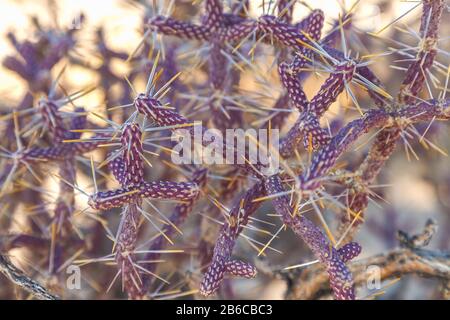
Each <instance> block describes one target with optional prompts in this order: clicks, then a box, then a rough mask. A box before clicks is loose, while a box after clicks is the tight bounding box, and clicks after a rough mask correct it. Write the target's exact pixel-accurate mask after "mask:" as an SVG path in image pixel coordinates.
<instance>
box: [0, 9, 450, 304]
mask: <svg viewBox="0 0 450 320" xmlns="http://www.w3.org/2000/svg"><path fill="white" fill-rule="evenodd" d="M149 2H150V1H148V2H146V1H124V0H110V1H100V0H79V1H70V0H60V1H46V0H29V1H28V0H2V1H1V2H0V12H1V19H0V39H1V40H0V61H4V59H5V58H6V57H8V56H17V52H16V51H15V49H14V45H13V44H12V43H11V41H8V40H7V38H8V34H9V33H12V34H14V36H15V38H16V39H18V40H19V41H23V40H24V39H28V40H30V41H34V40H36V39H38V38H39V37H40V35H39V31H37V28H36V23H33V19H37V20H38V21H39V25H40V27H41V28H42V30H55V35H53V36H55V37H57V36H59V35H58V33H61V35H62V34H63V33H64V32H66V31H67V30H72V31H74V39H76V40H75V41H76V44H75V45H74V48H73V50H71V51H70V53H69V54H68V55H67V57H66V58H65V59H61V60H60V61H59V62H58V63H57V64H56V65H55V66H54V67H53V68H52V70H51V74H52V75H51V76H49V78H53V79H54V78H55V77H56V75H57V74H58V73H59V72H60V71H61V70H62V68H63V67H64V66H66V69H65V71H64V73H63V74H62V76H61V79H60V84H61V87H63V88H64V90H65V91H67V92H76V91H77V90H85V89H86V88H92V87H93V88H94V89H93V91H92V92H90V93H89V94H87V95H86V96H83V97H81V98H80V99H78V100H77V105H82V106H84V107H85V108H86V109H87V110H88V111H97V112H100V113H102V114H105V115H106V108H105V107H113V106H116V105H120V104H123V103H124V101H128V103H130V102H131V101H132V97H133V92H132V90H130V88H129V86H128V84H127V81H126V80H125V76H128V77H129V76H130V74H131V73H133V72H135V71H136V70H135V69H134V68H135V67H136V66H133V65H132V64H130V63H128V62H127V61H126V59H127V57H128V56H129V55H131V54H132V53H133V51H134V50H135V49H136V48H137V47H138V44H139V42H140V41H141V39H142V35H143V31H144V25H143V22H144V21H145V17H148V16H149V15H150V16H151V15H152V14H153V13H152V10H151V9H150V8H151V6H150V3H149ZM224 2H227V1H224ZM355 3H356V1H349V0H348V1H344V0H342V1H338V0H327V1H298V3H297V4H296V6H295V11H294V21H299V20H301V19H302V18H303V17H305V16H306V15H307V14H308V13H309V12H310V9H309V8H314V9H317V8H318V9H322V10H323V11H324V13H325V17H326V22H327V23H326V24H325V30H324V33H326V32H327V30H328V31H329V30H330V29H331V28H332V23H333V21H335V20H336V19H337V18H338V16H339V14H340V13H341V12H342V8H347V9H348V8H351V7H352V6H353V5H354V4H355ZM250 4H251V7H250V8H251V10H250V14H251V16H253V17H257V16H259V15H260V14H261V13H262V8H261V7H260V5H261V1H250ZM161 6H162V7H164V6H168V2H165V3H164V4H162V5H161V3H160V7H161ZM417 6H418V2H416V1H400V0H386V1H384V0H361V1H358V3H357V8H356V9H355V11H354V22H353V25H354V27H355V28H354V30H357V31H356V32H355V33H354V35H352V36H350V35H349V46H350V47H351V48H352V53H353V54H354V53H355V52H359V56H364V55H368V54H373V55H374V56H373V57H372V58H371V59H372V60H373V62H372V65H371V67H372V70H373V71H374V72H375V73H376V74H377V75H378V77H379V78H380V79H382V82H383V83H384V84H385V87H386V88H388V91H389V92H390V93H391V94H395V93H396V92H397V91H398V88H399V85H400V83H401V81H402V79H403V74H404V69H402V67H404V66H405V62H404V61H401V60H402V59H404V57H403V56H401V55H396V54H395V53H394V54H386V55H383V54H382V53H383V52H387V51H388V50H391V51H395V50H396V49H398V48H400V47H401V43H404V44H407V45H411V46H417V45H418V44H417V38H415V36H414V32H417V30H418V22H419V21H418V18H419V17H420V13H421V8H420V6H418V7H417ZM202 10H203V8H202V3H201V1H189V0H187V1H184V0H177V1H175V3H174V8H173V14H172V15H173V16H175V17H177V18H179V19H184V20H191V19H194V21H198V20H199V17H200V15H201V13H202ZM406 13H407V14H406ZM404 14H406V15H405V16H404V17H402V15H404ZM82 16H83V18H81V17H82ZM399 17H402V18H401V19H399V21H398V22H396V23H394V24H392V26H390V27H389V28H386V30H383V31H382V32H379V34H378V37H373V36H370V35H369V34H368V33H371V32H372V33H375V32H377V31H379V30H382V29H383V27H385V26H387V25H389V24H390V23H391V22H392V21H394V20H395V19H397V18H399ZM449 18H450V14H449V12H448V10H444V17H443V19H442V26H441V30H442V31H441V36H442V38H441V40H440V42H439V47H440V49H441V51H440V52H439V54H438V57H437V60H438V61H439V63H440V64H441V65H442V68H440V69H439V70H436V73H434V76H435V78H436V80H435V81H433V87H432V88H431V89H430V92H432V93H433V94H434V95H436V96H437V95H438V94H439V92H441V91H442V88H443V83H444V82H445V76H446V72H445V68H447V67H448V65H449V56H450V54H449V52H450V51H449V48H450V32H449V31H450V19H449ZM35 21H36V20H35ZM100 30H101V31H100ZM169 38H170V37H164V39H168V40H164V41H167V42H166V44H167V45H166V47H170V46H171V45H175V46H178V48H179V50H177V55H178V56H177V57H176V60H178V61H179V66H178V69H179V70H180V71H183V75H182V76H181V77H180V82H181V83H182V84H186V85H188V86H191V87H194V88H195V85H196V84H198V83H201V82H202V81H204V79H205V72H204V70H202V69H201V68H200V67H199V68H195V66H196V65H197V63H198V61H197V60H198V59H200V60H201V59H202V56H201V55H200V56H195V57H193V56H192V54H191V53H190V52H192V50H195V48H196V47H195V46H196V44H195V43H194V44H192V43H190V44H185V43H180V41H178V40H176V39H175V40H174V39H173V38H172V39H169ZM105 46H107V48H108V50H111V51H114V52H120V55H119V54H118V55H117V56H115V57H113V58H112V59H111V61H108V66H106V64H105V59H104V57H105V55H103V53H104V52H103V53H102V51H101V50H105ZM261 50H263V49H261ZM264 50H266V49H264ZM196 59H197V60H196ZM270 61H273V55H271V54H267V56H265V57H264V58H261V59H259V61H257V64H258V67H259V68H260V70H261V72H262V73H263V74H264V77H265V79H266V80H267V81H268V82H269V83H271V84H273V87H274V90H273V93H272V92H270V93H269V95H271V97H267V99H266V100H265V101H264V102H263V103H265V104H266V105H267V106H270V105H271V104H273V102H274V101H275V100H276V98H277V96H278V94H279V92H280V88H281V86H280V83H279V80H278V77H277V74H276V72H275V71H274V70H270V69H269V68H268V67H267V66H268V65H269V63H270ZM143 70H144V71H142V72H137V74H136V76H135V77H133V78H132V79H131V80H132V83H133V86H134V87H135V88H136V89H137V91H141V90H143V88H144V87H145V81H146V77H147V76H148V73H147V72H146V71H145V70H146V69H143ZM252 77H253V74H252V72H251V70H246V72H244V73H243V74H242V75H241V82H240V86H241V89H243V90H244V89H245V90H250V91H254V92H258V90H260V88H258V84H257V82H255V81H254V80H252ZM46 79H47V78H46V77H45V76H43V77H42V78H40V79H37V80H36V81H42V82H45V81H46ZM108 79H109V80H111V81H108ZM323 79H324V78H323V77H316V76H311V77H309V78H308V79H307V80H306V82H305V85H304V86H305V91H306V92H307V94H308V96H312V95H313V94H314V93H315V92H317V91H318V89H319V87H320V85H321V83H322V82H323ZM105 89H107V90H105ZM27 93H31V95H32V96H33V99H32V100H34V101H35V99H37V98H38V97H39V96H42V95H43V94H45V92H43V91H42V90H40V89H39V88H38V89H33V88H30V86H29V85H28V84H27V81H25V80H24V79H23V78H22V77H20V76H19V75H18V74H17V73H15V72H13V71H11V70H9V69H8V68H5V67H4V66H0V111H2V114H8V113H10V112H11V111H12V110H14V109H15V108H17V106H18V105H20V104H21V102H23V98H24V96H26V95H27ZM191 94H195V92H192V93H191ZM357 94H358V99H359V104H360V106H361V107H362V108H363V109H364V110H367V109H369V108H372V107H373V106H372V105H371V101H370V100H369V99H367V97H366V96H365V95H364V94H362V93H359V92H358V93H357ZM424 98H429V97H427V94H426V93H425V94H424ZM177 99H179V100H177V101H181V102H180V103H181V105H182V106H183V107H184V105H185V104H188V103H190V101H186V100H183V97H177ZM354 109H355V106H354V103H353V101H352V99H350V98H349V97H348V96H346V95H345V94H342V95H341V96H340V97H339V99H338V101H337V102H336V103H335V104H334V105H333V107H332V108H331V110H330V111H329V112H328V113H327V115H326V118H327V119H328V121H330V123H331V122H333V121H336V123H337V122H339V121H341V122H344V123H346V122H347V121H348V120H350V119H353V118H355V116H357V115H358V114H357V113H356V112H355V111H354ZM296 116H297V115H296V114H292V115H291V116H290V118H289V119H290V123H293V121H295V118H296ZM194 117H195V116H194ZM203 117H204V118H205V117H206V118H207V117H208V115H207V114H206V115H203ZM112 119H114V120H117V121H118V122H119V121H120V120H119V118H118V117H117V116H115V115H113V116H112ZM89 120H90V121H92V122H93V123H96V124H99V125H104V122H102V121H101V120H99V119H98V118H96V117H93V116H92V115H89ZM417 129H418V131H419V132H421V133H424V132H425V131H426V137H427V139H429V141H432V143H433V144H435V145H436V146H437V148H434V149H430V148H428V149H426V148H424V147H423V145H422V144H420V143H419V142H418V139H417V137H407V136H406V137H404V139H403V141H401V143H399V145H398V147H397V150H396V153H395V156H394V157H392V159H390V161H389V163H388V165H387V166H386V168H385V170H383V172H382V174H381V175H380V177H379V178H378V181H377V182H376V184H375V185H374V186H373V191H374V192H376V194H377V195H378V198H374V201H372V202H371V203H370V205H369V209H368V211H367V213H366V218H365V219H366V222H365V223H364V225H363V226H362V228H361V230H360V231H359V233H358V234H357V237H356V239H357V241H359V242H360V243H361V245H362V247H363V248H364V249H363V252H362V255H361V256H360V258H366V257H369V256H372V255H374V254H377V253H381V252H386V251H387V250H389V249H392V248H394V247H396V246H397V245H398V242H397V240H396V232H397V230H404V231H407V232H409V233H412V234H414V233H416V232H419V231H420V230H422V228H423V225H424V224H425V222H426V220H427V219H428V218H433V219H435V220H436V221H437V223H438V226H439V230H438V232H437V234H436V236H435V237H434V238H433V240H432V242H431V244H430V245H429V248H431V249H439V250H449V249H450V232H449V231H450V165H449V164H450V161H449V158H448V155H447V154H448V152H449V150H450V139H449V126H448V125H446V124H445V123H438V122H435V123H433V124H432V125H431V126H430V127H428V124H424V125H423V126H417ZM370 135H371V134H369V135H368V137H367V138H364V139H366V140H364V139H362V141H360V142H359V143H358V145H360V146H359V147H358V148H357V150H354V151H352V152H349V153H348V154H347V155H346V156H345V159H343V161H345V162H346V163H347V164H349V165H350V166H351V165H352V163H359V161H361V159H362V158H363V155H364V153H365V152H366V151H367V149H368V147H369V145H370V143H368V144H366V143H365V142H366V141H368V138H369V136H370ZM93 156H94V158H95V160H96V161H101V160H102V156H104V155H103V153H102V152H94V153H93ZM156 161H157V160H156ZM157 168H158V165H157V166H156V167H155V169H154V170H152V171H151V172H149V173H148V175H149V177H150V179H152V180H155V179H157V178H161V171H159V170H158V169H157ZM77 178H78V184H79V186H80V187H81V188H83V189H84V190H91V191H92V190H93V186H92V179H91V177H90V174H89V170H88V169H86V168H84V169H83V170H81V171H80V173H79V176H78V177H77ZM105 185H108V186H110V185H113V182H110V181H109V182H108V181H106V182H105ZM42 188H44V189H45V190H47V191H49V192H50V193H53V194H54V193H56V192H57V190H58V186H57V182H56V181H55V180H54V179H51V178H47V179H45V181H44V183H43V185H42ZM50 198H52V197H50ZM14 201H16V202H17V201H19V200H18V199H17V198H13V196H10V198H8V196H6V197H5V198H4V199H3V200H2V202H3V204H4V205H0V227H1V229H0V241H3V243H2V245H3V246H4V245H5V244H6V243H7V239H9V238H8V237H7V236H8V235H11V234H17V233H20V232H26V231H29V226H28V225H27V218H26V216H27V213H26V212H27V211H29V210H32V209H30V207H29V206H27V204H26V203H16V205H14V206H9V207H6V203H9V202H14ZM76 201H77V207H78V208H79V209H80V210H82V209H84V208H85V207H86V205H85V201H86V198H85V197H84V196H83V195H77V199H76ZM49 202H51V201H49ZM50 206H51V204H50ZM166 206H167V205H166V204H161V208H162V209H161V210H163V209H164V208H166ZM2 207H3V209H2ZM11 207H14V211H11V210H10V209H9V208H11ZM205 208H206V207H205ZM202 210H204V211H205V212H204V214H207V212H208V211H207V210H206V209H202ZM271 210H272V208H271V207H269V206H264V207H263V208H262V209H261V210H260V211H259V213H258V217H260V218H261V217H263V218H264V219H266V220H270V221H271V223H273V226H269V229H270V230H271V232H274V231H276V230H278V228H279V226H280V225H279V222H278V221H277V219H272V220H271V218H270V217H267V214H270V213H271V212H272V211H271ZM272 213H273V212H272ZM114 215H117V211H114V212H113V213H108V214H107V215H102V216H103V218H105V219H107V220H108V227H109V228H110V230H112V233H114V232H115V230H116V228H117V224H118V220H117V217H114ZM324 215H325V216H326V218H327V220H329V222H330V225H333V221H334V220H335V219H334V213H333V210H331V209H330V210H325V212H324ZM272 218H273V217H272ZM76 219H77V222H76V223H77V225H79V227H80V228H81V229H83V228H87V230H95V232H97V233H98V234H97V235H96V236H97V237H100V238H101V239H100V240H96V241H98V242H95V241H94V240H92V242H91V244H92V243H100V245H99V247H98V248H97V249H98V250H94V251H91V252H90V253H89V254H87V253H85V252H84V253H82V254H79V255H77V256H76V259H75V261H78V265H81V266H82V267H81V270H82V274H83V277H82V278H83V279H82V289H81V290H74V291H64V290H62V291H61V292H64V296H65V297H67V298H75V299H83V298H94V299H106V298H123V297H124V296H123V294H122V293H121V290H120V284H116V285H115V286H113V289H111V290H110V291H109V292H108V293H106V288H107V287H108V285H109V284H110V282H111V281H112V279H113V277H114V274H115V270H114V267H111V266H108V264H107V263H106V264H102V263H97V262H96V263H92V264H91V263H89V264H87V265H86V266H85V265H84V263H85V261H86V260H85V259H94V258H95V257H97V258H98V257H101V256H102V255H106V254H109V253H110V250H111V242H110V241H109V240H108V239H107V236H106V233H105V231H104V230H102V228H101V227H99V228H92V229H90V227H92V225H93V224H95V223H96V222H95V221H94V219H92V217H86V216H77V217H76ZM198 223H199V216H198V215H195V216H194V217H191V218H190V219H189V220H188V222H187V223H186V225H185V229H186V230H187V232H186V234H185V235H184V236H183V237H179V239H177V243H176V247H180V248H185V249H186V248H189V247H190V245H191V243H193V242H195V238H196V234H195V233H196V232H195V230H196V229H195V225H196V224H198ZM151 232H154V230H153V231H150V230H147V234H148V233H151ZM145 234H146V233H145V232H144V235H142V237H143V242H145V241H144V240H145ZM86 237H93V235H92V234H86ZM215 237H216V234H213V235H212V238H213V239H214V238H215ZM254 237H255V238H256V239H259V240H260V241H262V242H263V243H264V242H265V241H267V237H266V238H264V237H262V238H258V237H259V235H255V236H254ZM264 239H265V240H264ZM2 245H0V248H2ZM271 246H272V247H274V248H276V249H277V251H279V252H277V251H270V250H268V251H267V259H268V260H269V261H271V264H272V265H273V266H277V267H279V268H280V269H281V268H284V267H288V266H290V265H294V264H299V263H305V262H308V261H310V260H313V257H312V255H311V254H310V253H309V252H308V250H307V249H305V248H304V246H303V244H302V243H300V242H299V241H298V240H297V239H296V238H295V237H294V236H293V235H292V234H291V233H290V232H287V231H286V232H282V233H281V234H280V237H279V238H277V239H276V240H275V241H273V243H272V244H271ZM8 249H9V250H8V253H9V254H10V255H11V257H12V259H13V261H14V262H15V263H17V265H18V266H20V267H21V268H22V269H23V270H26V271H27V272H28V273H29V274H34V275H35V276H36V278H37V279H39V280H41V281H44V282H46V283H47V284H48V283H50V284H53V285H54V286H55V288H57V287H58V283H60V282H61V279H60V280H54V283H52V280H51V279H50V280H49V278H48V275H46V272H47V271H46V270H45V268H43V267H42V266H41V265H40V262H39V261H40V260H39V257H36V256H34V255H33V253H32V252H29V251H28V250H27V249H24V248H8ZM280 252H282V253H281V254H280ZM75 253H76V252H73V254H75ZM256 253H257V252H255V251H254V249H253V248H251V246H249V245H248V243H246V242H245V241H240V242H239V243H238V246H237V250H236V255H237V256H245V257H247V256H253V257H254V256H255V255H256ZM172 258H173V257H171V258H170V259H172ZM170 259H168V260H170ZM173 260H175V261H171V262H168V264H167V267H165V266H162V267H161V268H162V271H161V273H163V274H166V275H167V274H169V273H170V272H172V271H173V270H174V269H175V270H178V272H179V273H186V272H188V271H189V272H193V273H195V272H197V271H198V270H197V271H195V272H194V271H192V270H190V266H192V263H191V262H190V261H189V259H188V258H186V257H183V258H181V257H180V258H178V257H177V258H174V259H173ZM249 260H250V259H249ZM106 269H107V270H108V271H107V272H105V271H104V270H106ZM66 276H67V275H65V274H64V273H63V274H62V275H61V277H62V278H63V279H64V277H66ZM178 277H180V276H178ZM194 278H195V277H194ZM197 280H198V279H197ZM119 282H120V281H119ZM232 283H233V292H234V295H233V297H234V298H255V299H283V297H284V293H285V290H286V282H285V281H283V280H280V279H271V278H270V277H267V276H263V275H262V276H260V277H258V278H257V279H256V280H233V281H232ZM438 287H439V282H438V281H437V280H435V279H422V278H419V277H417V276H414V275H411V276H405V277H402V279H400V281H398V282H396V283H395V284H393V285H391V286H389V287H388V288H386V293H385V294H383V295H380V296H378V297H377V299H432V298H437V297H438V290H437V288H438ZM59 290H61V289H59ZM368 294H370V290H364V289H362V290H361V291H360V292H359V294H358V295H359V296H360V297H363V296H366V295H368ZM24 297H26V295H24V294H23V293H20V292H17V290H15V289H14V288H13V287H12V286H11V285H10V284H9V283H8V282H7V281H6V280H5V279H4V278H2V277H1V276H0V298H2V299H15V298H24Z"/></svg>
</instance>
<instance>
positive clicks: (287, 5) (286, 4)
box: [277, 0, 296, 23]
mask: <svg viewBox="0 0 450 320" xmlns="http://www.w3.org/2000/svg"><path fill="white" fill-rule="evenodd" d="M295 2H296V1H293V0H278V2H277V7H278V16H279V19H280V20H281V21H283V22H285V23H291V22H292V16H293V14H294V4H295Z"/></svg>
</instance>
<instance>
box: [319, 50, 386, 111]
mask: <svg viewBox="0 0 450 320" xmlns="http://www.w3.org/2000/svg"><path fill="white" fill-rule="evenodd" d="M323 48H324V50H325V51H326V52H327V53H328V54H329V55H330V56H331V57H333V58H334V59H337V60H339V61H345V60H348V58H346V57H345V54H344V53H343V52H341V51H339V50H337V49H335V48H332V47H330V46H327V45H324V46H323ZM356 73H357V74H358V78H359V79H361V77H362V79H363V82H367V81H368V82H369V83H370V84H371V85H366V86H365V87H366V89H367V90H368V93H369V96H370V97H371V99H372V100H373V101H374V102H375V104H376V105H377V106H378V107H380V108H383V107H384V106H385V105H386V94H383V93H384V92H386V90H385V88H384V86H383V84H382V83H381V81H380V79H378V77H377V76H376V75H375V74H374V73H373V72H372V70H370V68H369V67H368V66H364V65H363V66H357V67H356ZM376 88H378V89H376Z"/></svg>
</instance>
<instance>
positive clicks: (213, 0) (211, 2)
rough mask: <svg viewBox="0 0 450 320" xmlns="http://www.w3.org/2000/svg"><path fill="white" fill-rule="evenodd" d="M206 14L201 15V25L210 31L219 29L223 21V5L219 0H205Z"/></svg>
mask: <svg viewBox="0 0 450 320" xmlns="http://www.w3.org/2000/svg"><path fill="white" fill-rule="evenodd" d="M205 11H206V14H205V16H204V17H203V21H202V25H203V26H204V27H205V29H207V30H211V31H212V32H214V31H217V30H218V29H221V28H222V27H223V25H224V23H225V21H224V16H223V6H222V1H221V0H206V1H205Z"/></svg>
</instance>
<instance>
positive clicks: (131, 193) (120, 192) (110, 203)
mask: <svg viewBox="0 0 450 320" xmlns="http://www.w3.org/2000/svg"><path fill="white" fill-rule="evenodd" d="M137 193H139V190H138V189H135V188H132V187H124V188H119V189H114V190H107V191H100V192H97V193H95V194H93V195H91V196H90V197H89V200H88V205H89V206H90V207H91V208H92V209H95V210H109V209H112V208H119V207H123V206H126V205H127V204H129V203H130V202H131V201H132V200H133V199H135V198H136V194H137Z"/></svg>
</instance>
